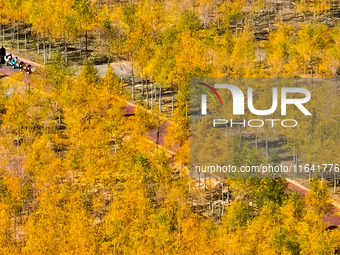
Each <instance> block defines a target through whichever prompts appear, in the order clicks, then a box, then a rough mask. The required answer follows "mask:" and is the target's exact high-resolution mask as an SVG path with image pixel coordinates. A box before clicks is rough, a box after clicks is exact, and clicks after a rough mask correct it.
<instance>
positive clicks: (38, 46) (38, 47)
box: [37, 37, 40, 55]
mask: <svg viewBox="0 0 340 255" xmlns="http://www.w3.org/2000/svg"><path fill="white" fill-rule="evenodd" d="M37 49H38V55H39V54H40V45H39V37H37Z"/></svg>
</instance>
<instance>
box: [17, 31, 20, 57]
mask: <svg viewBox="0 0 340 255" xmlns="http://www.w3.org/2000/svg"><path fill="white" fill-rule="evenodd" d="M19 32H20V30H19V26H17V46H18V52H20V43H19Z"/></svg>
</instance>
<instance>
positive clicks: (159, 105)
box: [158, 86, 162, 112]
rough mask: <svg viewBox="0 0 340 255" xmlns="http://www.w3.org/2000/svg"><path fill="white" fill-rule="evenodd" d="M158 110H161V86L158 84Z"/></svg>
mask: <svg viewBox="0 0 340 255" xmlns="http://www.w3.org/2000/svg"><path fill="white" fill-rule="evenodd" d="M158 108H159V109H158V111H159V112H162V86H159V102H158Z"/></svg>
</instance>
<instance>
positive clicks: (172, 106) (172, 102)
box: [171, 91, 175, 116]
mask: <svg viewBox="0 0 340 255" xmlns="http://www.w3.org/2000/svg"><path fill="white" fill-rule="evenodd" d="M174 101H175V98H174V91H172V99H171V111H172V116H174V103H175V102H174Z"/></svg>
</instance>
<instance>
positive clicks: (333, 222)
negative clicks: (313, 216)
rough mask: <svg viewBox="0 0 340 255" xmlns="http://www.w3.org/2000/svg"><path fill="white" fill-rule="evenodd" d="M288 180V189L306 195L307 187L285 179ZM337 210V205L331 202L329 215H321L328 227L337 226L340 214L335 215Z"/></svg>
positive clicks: (339, 222) (339, 223)
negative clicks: (331, 206)
mask: <svg viewBox="0 0 340 255" xmlns="http://www.w3.org/2000/svg"><path fill="white" fill-rule="evenodd" d="M286 180H287V182H288V189H291V190H294V191H296V192H297V193H299V194H301V195H302V196H306V195H307V194H308V192H309V189H307V188H306V187H304V186H302V185H301V184H299V183H298V182H296V181H294V180H291V179H286ZM338 212H339V206H338V205H335V204H333V208H332V210H331V213H330V215H329V216H325V217H323V220H324V221H325V223H326V224H327V225H328V227H331V226H339V225H340V216H339V215H337V214H336V213H338Z"/></svg>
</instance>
